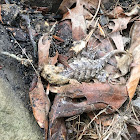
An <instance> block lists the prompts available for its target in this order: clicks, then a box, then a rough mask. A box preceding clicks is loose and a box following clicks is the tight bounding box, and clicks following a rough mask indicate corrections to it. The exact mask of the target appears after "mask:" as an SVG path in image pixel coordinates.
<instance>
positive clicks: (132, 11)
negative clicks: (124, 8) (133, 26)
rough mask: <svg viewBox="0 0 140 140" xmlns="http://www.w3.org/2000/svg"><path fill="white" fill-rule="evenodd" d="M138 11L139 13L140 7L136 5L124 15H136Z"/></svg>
mask: <svg viewBox="0 0 140 140" xmlns="http://www.w3.org/2000/svg"><path fill="white" fill-rule="evenodd" d="M139 11H140V7H139V6H138V5H135V7H134V8H133V9H132V10H131V11H130V12H127V13H125V15H127V16H134V15H138V14H139Z"/></svg>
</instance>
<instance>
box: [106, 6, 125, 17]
mask: <svg viewBox="0 0 140 140" xmlns="http://www.w3.org/2000/svg"><path fill="white" fill-rule="evenodd" d="M122 13H123V9H122V7H120V6H117V7H115V8H114V9H113V10H112V11H111V12H110V13H108V14H107V15H108V16H109V17H110V18H118V17H119V16H120V15H121V14H122Z"/></svg>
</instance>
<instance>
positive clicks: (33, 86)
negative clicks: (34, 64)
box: [29, 75, 38, 92]
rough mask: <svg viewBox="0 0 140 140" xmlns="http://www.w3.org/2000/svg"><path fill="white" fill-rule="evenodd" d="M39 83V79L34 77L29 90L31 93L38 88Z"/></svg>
mask: <svg viewBox="0 0 140 140" xmlns="http://www.w3.org/2000/svg"><path fill="white" fill-rule="evenodd" d="M37 82H38V77H37V76H36V75H35V76H34V77H33V80H32V82H31V85H30V88H29V92H31V91H32V90H33V89H34V88H35V87H36V85H37Z"/></svg>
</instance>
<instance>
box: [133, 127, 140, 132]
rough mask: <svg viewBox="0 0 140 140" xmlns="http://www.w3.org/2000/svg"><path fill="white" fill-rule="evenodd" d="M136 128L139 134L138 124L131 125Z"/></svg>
mask: <svg viewBox="0 0 140 140" xmlns="http://www.w3.org/2000/svg"><path fill="white" fill-rule="evenodd" d="M133 127H135V128H136V129H137V132H138V133H139V134H140V125H133Z"/></svg>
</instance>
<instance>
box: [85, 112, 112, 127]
mask: <svg viewBox="0 0 140 140" xmlns="http://www.w3.org/2000/svg"><path fill="white" fill-rule="evenodd" d="M87 115H88V117H89V118H90V119H91V120H92V119H93V118H94V117H95V114H93V113H92V112H90V113H88V114H87ZM113 117H114V115H113V114H108V115H105V114H101V115H100V116H98V118H96V119H95V122H96V123H97V124H100V123H101V124H102V125H103V126H110V125H111V123H112V121H113Z"/></svg>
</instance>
